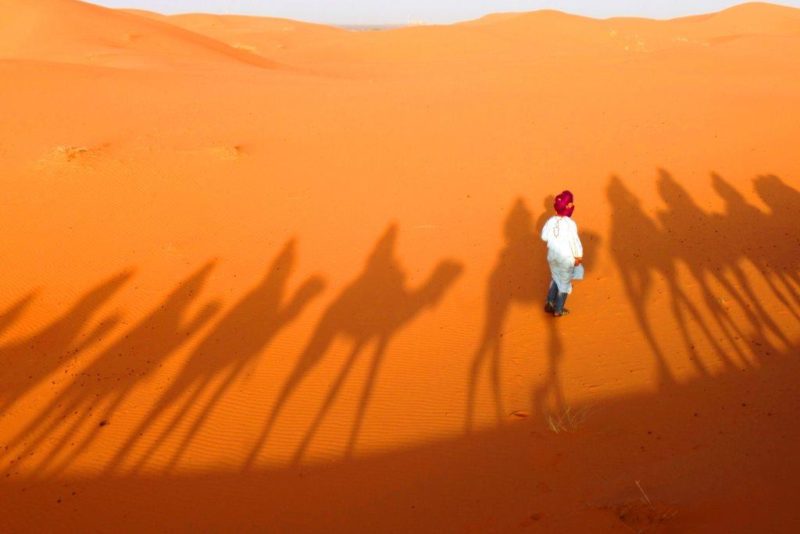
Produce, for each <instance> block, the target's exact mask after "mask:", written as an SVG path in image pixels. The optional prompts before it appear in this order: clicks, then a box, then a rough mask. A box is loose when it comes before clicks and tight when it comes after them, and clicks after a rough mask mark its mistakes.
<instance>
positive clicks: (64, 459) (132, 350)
mask: <svg viewBox="0 0 800 534" xmlns="http://www.w3.org/2000/svg"><path fill="white" fill-rule="evenodd" d="M213 265H214V264H213V262H209V263H208V264H206V265H205V266H203V267H202V268H201V269H199V270H198V271H196V272H195V273H194V274H193V275H191V276H190V277H189V278H187V279H186V280H184V281H183V282H182V283H181V284H180V285H179V286H178V287H177V288H176V289H175V290H174V291H173V292H172V293H171V294H170V295H168V296H167V297H166V298H165V300H164V301H163V302H162V303H161V304H160V305H158V306H157V307H156V308H155V309H154V310H153V311H152V312H151V313H149V314H148V315H147V316H146V317H145V318H144V319H142V320H141V321H140V322H139V323H138V324H137V325H136V326H134V327H133V328H132V329H131V330H130V331H128V332H126V333H124V334H122V335H120V337H119V338H118V339H117V340H116V341H115V342H114V343H112V344H111V345H110V346H109V347H108V348H107V349H106V350H104V351H103V352H102V353H101V354H100V355H99V356H98V357H97V358H96V359H95V360H94V361H93V362H92V363H91V364H89V366H88V367H86V368H85V369H84V370H83V371H82V372H81V373H80V374H79V375H77V376H76V378H75V380H74V381H73V382H72V383H70V384H69V385H68V386H67V387H66V389H65V390H64V391H63V392H61V393H59V394H58V395H57V396H56V397H55V398H54V399H53V400H52V401H50V402H49V403H48V404H47V405H46V406H45V407H44V409H42V410H41V411H40V413H39V414H38V415H37V416H36V417H34V418H32V420H31V421H30V423H28V424H27V425H26V426H25V427H24V428H23V429H22V430H21V431H20V432H19V433H17V434H16V435H15V436H14V437H13V438H12V439H11V440H10V442H9V443H8V447H9V449H14V448H16V447H20V446H22V447H23V452H22V455H23V456H27V455H32V454H35V453H36V451H37V449H38V448H39V447H40V446H43V445H45V443H46V442H50V441H51V440H53V437H52V436H53V434H54V433H55V432H56V431H57V430H60V429H61V427H62V426H64V425H66V426H67V427H68V428H67V429H66V430H65V431H63V432H62V434H61V437H60V438H57V439H55V440H54V441H55V444H54V445H53V446H52V447H50V446H49V443H48V449H49V452H48V454H47V455H46V457H45V458H43V459H42V460H41V461H40V462H39V464H38V465H37V470H39V471H40V472H45V471H46V470H47V469H48V468H49V467H50V466H54V467H53V468H52V472H53V473H58V472H60V471H63V469H65V468H67V467H68V466H69V465H70V464H71V463H72V462H73V461H74V460H75V459H76V458H77V457H78V456H79V455H80V454H81V453H82V452H83V451H85V450H86V449H87V448H88V446H89V445H90V444H91V443H92V442H93V441H94V440H95V439H96V438H98V437H99V433H100V432H101V430H102V428H103V427H104V426H106V425H107V424H109V422H110V421H111V420H112V417H113V415H114V412H115V411H116V409H117V408H118V407H119V406H120V405H121V404H122V403H123V402H124V400H125V399H126V398H127V396H128V395H129V394H130V392H131V391H132V390H133V388H134V387H135V386H136V385H137V384H139V383H140V382H141V381H143V380H144V379H145V378H147V377H149V376H150V375H151V374H152V373H153V372H154V371H155V370H157V369H158V368H159V367H160V365H161V364H162V363H163V362H164V361H165V360H166V359H167V358H168V357H169V356H170V355H171V354H172V353H173V352H174V351H175V350H177V349H178V348H179V347H180V346H181V345H183V344H184V343H186V342H187V341H188V340H189V339H190V336H191V334H192V333H193V332H195V331H196V330H197V329H198V328H200V327H201V326H202V325H203V324H204V323H206V322H207V321H208V320H209V319H210V318H211V317H212V316H213V315H214V313H216V311H217V309H218V307H219V304H218V303H216V302H212V303H209V304H208V305H206V306H205V307H204V308H203V309H202V310H200V311H199V312H198V313H197V314H196V315H195V316H194V317H193V318H192V319H191V320H189V321H186V320H185V319H184V316H185V314H186V310H187V308H188V307H189V305H190V304H191V303H192V302H193V301H194V299H195V298H196V296H197V294H198V293H199V291H200V289H201V288H202V286H203V284H204V282H205V279H206V277H207V276H208V274H209V273H210V271H211V269H212V268H213ZM115 283H116V284H119V283H120V281H119V280H115ZM105 292H106V293H108V290H106V291H105ZM87 427H88V431H85V430H86V428H87ZM82 430H84V432H81V431H82ZM59 457H61V460H60V461H57V460H58V459H59Z"/></svg>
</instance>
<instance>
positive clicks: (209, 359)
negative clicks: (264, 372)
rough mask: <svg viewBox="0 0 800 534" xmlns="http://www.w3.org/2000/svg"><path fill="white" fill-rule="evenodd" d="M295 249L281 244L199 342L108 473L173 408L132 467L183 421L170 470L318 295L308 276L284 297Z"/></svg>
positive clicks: (317, 281)
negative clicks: (193, 413)
mask: <svg viewBox="0 0 800 534" xmlns="http://www.w3.org/2000/svg"><path fill="white" fill-rule="evenodd" d="M295 249H296V244H295V242H294V241H293V240H292V241H289V242H288V243H286V245H285V246H284V248H283V250H282V251H281V252H280V254H279V255H278V256H277V257H276V258H275V260H274V261H273V263H272V265H270V266H269V268H268V269H267V272H266V275H265V276H264V278H263V279H262V280H261V282H260V283H259V284H258V285H256V286H255V287H254V288H253V289H251V290H250V291H249V292H248V293H247V294H246V295H245V296H244V297H243V298H242V299H241V300H240V301H239V302H238V303H237V304H235V305H234V306H233V308H231V310H230V311H229V312H228V313H227V314H226V315H225V316H224V317H223V318H222V319H220V321H219V322H218V323H217V324H216V325H215V326H214V328H213V329H212V330H211V332H210V333H209V334H208V335H207V336H206V337H204V338H203V339H202V341H200V343H199V344H198V346H197V348H196V349H194V351H193V352H192V354H191V355H190V356H189V358H188V360H187V361H186V364H185V365H184V366H183V368H182V369H181V371H180V372H179V373H178V376H177V377H176V378H175V380H174V381H173V382H172V383H171V384H170V386H169V388H168V389H167V390H166V391H165V392H164V393H163V394H162V395H161V397H160V398H159V399H158V401H157V402H156V404H155V406H153V408H152V409H151V410H150V412H149V413H148V414H147V416H145V418H144V419H143V421H142V422H141V423H140V424H139V426H138V427H137V428H136V429H135V430H134V431H133V432H132V433H131V435H130V437H129V438H128V440H127V441H126V442H125V443H124V444H123V445H122V447H121V448H120V449H119V450H118V451H117V452H116V454H115V456H114V458H113V460H112V461H111V463H110V464H109V470H111V471H113V470H114V469H115V468H117V467H118V466H119V465H120V464H121V463H122V462H124V461H125V459H126V457H127V456H128V455H129V454H130V453H131V452H132V449H133V448H134V446H135V445H136V444H137V443H138V442H140V441H143V439H142V438H141V436H143V435H145V434H146V433H147V432H148V430H150V429H151V428H152V427H153V425H154V424H155V423H156V422H157V421H158V420H159V419H160V418H161V417H162V416H163V414H164V413H166V412H167V410H169V409H175V413H174V415H173V416H172V418H171V419H170V421H169V423H167V425H166V426H165V427H164V429H163V430H162V431H161V432H160V433H159V435H158V437H157V438H156V439H154V440H152V441H150V443H149V444H148V447H147V450H146V451H145V453H144V454H143V455H142V456H140V457H139V458H138V459H137V461H136V464H135V467H138V466H141V465H143V464H144V463H145V462H147V460H148V459H149V458H150V457H151V456H152V455H153V454H154V453H155V452H157V451H158V450H159V448H160V447H161V446H162V445H163V443H164V441H165V440H166V439H167V438H168V437H169V436H170V434H173V433H176V434H177V433H178V432H177V431H178V430H179V427H180V425H181V424H182V423H186V424H188V425H189V428H188V430H185V431H183V432H181V434H182V438H181V442H180V444H179V446H178V448H177V449H176V450H175V451H174V453H173V454H172V457H171V459H170V460H169V462H168V463H167V464H166V467H165V470H169V469H170V468H171V467H173V466H174V465H175V464H176V463H177V462H178V460H180V458H181V456H182V455H183V453H184V452H185V451H186V449H187V447H188V446H189V445H190V443H191V441H192V439H193V438H194V437H195V435H196V434H197V433H198V432H199V431H200V429H201V428H202V426H203V424H204V423H205V422H206V421H207V419H208V417H209V416H210V414H211V412H212V411H213V410H214V407H215V406H216V404H217V403H218V402H219V401H220V400H221V399H222V398H223V397H224V395H225V394H226V393H227V392H228V390H229V389H230V387H231V386H232V385H233V384H234V383H235V381H236V380H237V379H238V378H240V377H241V375H242V374H243V373H244V372H245V371H246V370H247V369H248V367H249V366H252V365H253V364H255V362H256V360H257V359H258V358H259V356H260V355H261V354H262V353H263V351H264V349H265V348H266V347H267V346H268V345H269V343H270V341H271V340H272V339H274V338H275V336H276V335H277V334H278V333H279V332H280V331H281V330H282V329H283V328H284V327H285V326H287V325H288V324H289V323H291V322H292V321H293V320H294V319H295V318H296V317H297V316H298V315H299V314H300V312H301V311H302V310H303V308H305V306H306V304H308V303H309V302H310V301H311V300H312V299H313V298H315V297H316V296H317V295H318V294H319V293H320V292H321V291H322V289H323V287H324V283H323V280H322V278H320V277H312V278H309V279H308V280H306V281H305V282H304V283H303V284H302V285H301V286H300V287H299V288H298V289H297V290H296V291H295V293H294V294H293V295H292V296H291V298H289V299H287V298H286V297H285V294H286V291H287V287H286V286H287V284H288V281H289V277H290V275H291V273H292V269H293V267H294V263H295V256H296V252H295ZM215 381H216V382H217V383H216V384H215ZM212 386H213V387H212ZM209 392H210V397H208V399H207V400H205V401H204V402H203V403H202V406H201V407H200V408H198V400H199V399H200V398H203V397H204V396H208V395H207V394H208V393H209ZM176 405H177V408H175V406H176ZM190 411H197V413H198V415H197V416H195V417H194V419H190V418H189V412H190Z"/></svg>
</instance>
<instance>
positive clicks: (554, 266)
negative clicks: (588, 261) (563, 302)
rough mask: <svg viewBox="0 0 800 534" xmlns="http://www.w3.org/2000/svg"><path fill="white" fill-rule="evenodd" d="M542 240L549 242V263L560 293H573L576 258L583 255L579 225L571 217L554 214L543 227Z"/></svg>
mask: <svg viewBox="0 0 800 534" xmlns="http://www.w3.org/2000/svg"><path fill="white" fill-rule="evenodd" d="M542 241H546V242H547V263H549V264H550V274H551V275H552V277H553V281H554V282H555V283H556V285H557V286H558V291H559V293H572V273H573V271H574V270H575V258H582V257H583V245H581V239H580V238H579V237H578V225H577V224H575V221H573V220H572V219H570V218H569V217H561V216H559V215H553V216H552V217H550V218H549V219H547V222H546V223H545V224H544V227H543V228H542Z"/></svg>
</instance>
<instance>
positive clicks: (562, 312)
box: [553, 308, 569, 317]
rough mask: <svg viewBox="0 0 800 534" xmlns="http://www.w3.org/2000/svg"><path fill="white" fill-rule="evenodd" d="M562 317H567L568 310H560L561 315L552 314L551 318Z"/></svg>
mask: <svg viewBox="0 0 800 534" xmlns="http://www.w3.org/2000/svg"><path fill="white" fill-rule="evenodd" d="M564 315H569V310H568V309H566V308H564V309H563V310H561V313H553V317H563V316H564Z"/></svg>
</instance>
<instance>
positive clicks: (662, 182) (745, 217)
mask: <svg viewBox="0 0 800 534" xmlns="http://www.w3.org/2000/svg"><path fill="white" fill-rule="evenodd" d="M711 184H712V186H713V189H714V191H715V192H716V193H717V194H718V195H719V196H720V197H721V198H722V200H723V201H724V211H723V212H722V213H712V212H710V211H709V210H707V209H704V208H703V207H701V206H705V205H706V204H707V199H702V202H701V203H700V204H698V203H697V202H696V201H695V200H694V199H693V198H692V197H691V196H690V195H689V193H688V192H687V191H686V189H684V187H683V186H682V185H681V184H680V183H678V181H676V180H675V179H674V178H673V177H672V176H671V175H670V174H669V173H668V172H667V171H665V170H663V169H659V173H658V178H657V180H656V186H657V190H658V192H659V195H660V197H661V199H662V200H663V202H664V204H665V206H666V208H665V209H662V210H660V211H658V213H657V215H656V217H655V218H651V217H649V216H648V215H647V214H645V213H644V211H643V210H642V208H641V207H640V201H639V199H638V198H636V197H635V196H634V195H633V194H632V193H631V192H630V191H629V190H628V189H627V188H626V187H625V185H623V183H622V181H621V180H620V179H619V178H617V177H612V178H611V180H610V181H609V185H608V188H607V193H608V198H609V202H610V204H611V208H612V220H611V231H610V237H611V254H612V256H613V257H614V259H615V261H616V264H617V267H618V269H619V271H620V275H621V278H622V281H623V284H624V287H625V291H626V293H627V296H628V299H629V301H630V304H631V306H632V308H633V310H634V314H635V316H636V319H637V321H638V323H639V326H640V328H641V330H642V332H643V334H644V335H645V338H646V339H647V342H648V344H649V346H650V349H651V352H652V354H653V355H654V356H655V358H656V370H657V372H658V376H659V382H660V383H661V384H662V385H667V384H672V385H674V380H673V378H672V372H671V370H670V369H669V367H668V366H667V363H666V355H665V354H664V351H663V350H662V348H661V346H660V344H659V342H658V341H657V339H656V336H655V329H654V327H653V325H652V321H651V319H650V317H649V309H650V310H653V309H654V308H653V306H654V305H653V304H652V302H651V301H652V300H653V291H654V290H653V287H654V285H655V283H656V282H661V281H663V283H665V284H666V289H667V297H668V299H669V307H670V311H671V313H672V318H673V319H674V320H675V321H676V323H677V328H678V331H679V333H680V336H681V339H682V341H683V344H684V346H685V350H686V353H687V355H688V356H689V359H690V360H691V362H692V364H693V365H694V367H695V368H696V370H698V371H699V372H701V373H704V374H708V373H709V367H708V366H707V365H708V363H709V362H708V361H706V362H704V358H706V359H707V355H703V354H702V353H701V351H700V350H698V348H697V347H698V343H700V342H704V343H705V344H706V345H708V346H709V347H710V348H711V350H712V351H713V354H715V355H716V357H717V359H718V361H719V362H720V363H721V364H722V365H723V366H724V367H726V368H728V369H740V368H742V367H744V368H747V367H753V366H755V365H757V364H758V363H760V360H761V359H762V358H763V354H769V353H770V352H773V351H774V352H779V351H781V350H785V349H784V348H781V347H778V346H776V342H777V344H778V345H782V346H784V347H785V348H791V347H793V346H794V345H793V343H792V341H791V339H790V337H789V334H790V332H788V331H786V329H785V326H781V325H780V324H779V322H778V321H777V320H776V314H775V309H776V308H775V303H779V304H780V305H782V306H783V308H784V309H785V310H786V311H787V312H788V313H791V314H792V315H793V317H794V319H797V318H798V317H799V315H798V313H797V302H798V301H797V294H796V293H795V292H793V291H794V289H795V288H800V286H798V284H797V283H796V282H794V281H793V280H797V276H798V267H797V265H796V262H797V260H796V258H797V257H798V254H797V252H796V251H797V245H798V244H799V243H798V241H800V237H799V236H798V231H797V225H796V221H798V219H800V202H798V198H800V195H798V192H797V191H796V190H794V189H792V188H791V187H789V186H787V185H786V184H784V183H783V182H781V181H780V180H779V179H777V178H775V177H769V178H764V177H760V178H758V179H757V180H756V181H755V184H756V190H757V191H758V192H759V194H760V195H761V196H762V198H763V199H764V201H765V203H766V204H767V205H769V206H770V207H773V206H774V208H773V212H772V213H771V214H766V213H764V212H763V211H761V210H760V209H758V208H756V207H755V206H753V205H751V204H749V203H748V202H747V201H746V199H745V197H744V196H743V195H742V194H741V193H740V192H739V191H737V190H736V189H735V188H734V187H733V186H732V185H731V184H730V183H728V182H727V181H726V180H725V179H724V178H723V177H722V176H720V175H718V174H715V173H712V174H711ZM765 189H767V190H768V192H767V191H765ZM781 210H784V211H781ZM778 213H780V214H781V215H777V214H778ZM793 221H795V223H794V224H793ZM792 261H795V266H794V267H793V266H792ZM681 266H684V267H685V268H686V269H687V270H688V279H687V276H684V277H683V278H681V276H680V275H679V271H680V267H681ZM748 266H750V267H755V271H756V272H757V273H760V275H759V274H756V275H755V276H753V275H751V274H748V270H747V268H748ZM759 276H760V277H763V279H764V281H765V285H767V287H768V288H769V289H768V290H767V291H766V292H765V291H763V290H760V289H758V288H757V286H756V285H755V282H756V281H757V278H758V277H759ZM772 299H774V300H775V301H776V302H771V300H772ZM778 309H780V306H778ZM751 344H755V346H763V347H767V350H766V351H764V352H763V353H762V352H761V351H758V350H754V349H753V346H751ZM734 356H735V358H734Z"/></svg>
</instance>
